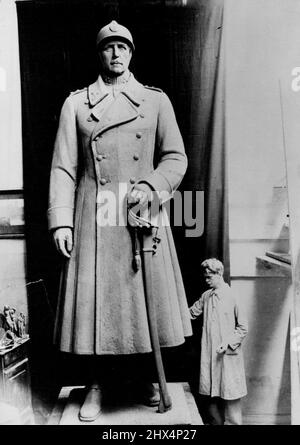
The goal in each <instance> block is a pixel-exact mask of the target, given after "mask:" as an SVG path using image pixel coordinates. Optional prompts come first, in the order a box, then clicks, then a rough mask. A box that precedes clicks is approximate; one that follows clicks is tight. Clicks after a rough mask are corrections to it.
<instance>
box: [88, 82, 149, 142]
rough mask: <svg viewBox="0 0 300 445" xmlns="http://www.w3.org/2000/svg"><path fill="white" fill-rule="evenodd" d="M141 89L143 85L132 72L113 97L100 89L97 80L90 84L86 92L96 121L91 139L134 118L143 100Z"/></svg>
mask: <svg viewBox="0 0 300 445" xmlns="http://www.w3.org/2000/svg"><path fill="white" fill-rule="evenodd" d="M143 90H144V87H143V85H141V84H140V83H139V82H137V81H136V80H135V78H134V76H133V75H132V74H131V78H130V80H129V81H128V83H127V84H126V86H125V88H124V89H123V90H122V91H121V92H120V94H119V95H118V96H117V97H116V98H115V99H112V97H111V96H110V95H108V93H107V92H103V91H101V87H100V83H99V82H98V81H97V82H95V83H94V84H92V85H90V87H89V89H88V94H89V103H90V107H91V108H92V111H91V115H92V116H93V118H94V119H95V120H96V121H98V122H97V123H96V125H95V128H94V131H93V133H92V140H93V139H94V138H95V137H96V136H98V135H100V134H101V133H103V132H104V131H107V130H109V129H110V128H113V127H115V126H118V125H122V124H126V123H127V122H131V121H132V120H134V119H136V118H137V117H138V115H139V106H140V104H141V101H142V100H143ZM108 101H109V102H111V103H110V104H109V102H108Z"/></svg>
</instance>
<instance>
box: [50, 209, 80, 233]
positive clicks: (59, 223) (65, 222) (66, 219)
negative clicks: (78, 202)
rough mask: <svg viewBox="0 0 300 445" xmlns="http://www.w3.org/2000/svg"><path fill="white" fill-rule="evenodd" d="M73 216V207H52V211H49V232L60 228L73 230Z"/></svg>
mask: <svg viewBox="0 0 300 445" xmlns="http://www.w3.org/2000/svg"><path fill="white" fill-rule="evenodd" d="M73 215H74V208H73V207H50V209H49V210H48V227H49V230H53V229H57V228H58V227H71V228H73V227H74V222H73Z"/></svg>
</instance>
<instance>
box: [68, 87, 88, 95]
mask: <svg viewBox="0 0 300 445" xmlns="http://www.w3.org/2000/svg"><path fill="white" fill-rule="evenodd" d="M86 90H87V87H84V88H81V89H79V90H76V91H71V92H70V96H73V95H74V94H78V93H81V92H83V91H86Z"/></svg>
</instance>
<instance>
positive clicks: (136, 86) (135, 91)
mask: <svg viewBox="0 0 300 445" xmlns="http://www.w3.org/2000/svg"><path fill="white" fill-rule="evenodd" d="M108 94H109V93H108V92H107V91H105V90H104V89H103V88H102V86H101V82H100V76H99V77H98V79H97V80H96V82H94V83H92V84H91V85H89V86H88V100H89V105H90V107H94V106H95V105H97V104H98V103H99V102H101V101H102V100H103V99H104V98H105V97H106V96H108ZM120 94H124V95H125V96H126V97H127V98H128V99H129V100H130V101H131V102H132V103H133V104H134V105H135V106H139V105H140V104H141V102H142V100H143V97H144V87H143V85H142V84H141V83H139V82H138V81H137V80H136V79H135V77H134V75H133V74H132V73H131V75H130V79H129V80H128V82H127V83H126V85H125V86H124V88H123V89H122V91H121V93H120Z"/></svg>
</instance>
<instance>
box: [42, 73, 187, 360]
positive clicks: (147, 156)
mask: <svg viewBox="0 0 300 445" xmlns="http://www.w3.org/2000/svg"><path fill="white" fill-rule="evenodd" d="M154 159H156V164H155V167H154ZM185 170H186V156H185V153H184V147H183V142H182V138H181V135H180V132H179V129H178V126H177V123H176V119H175V115H174V111H173V108H172V105H171V103H170V101H169V99H168V97H167V96H166V94H165V93H163V92H162V91H160V90H157V89H153V88H149V87H145V86H143V85H142V84H140V83H139V82H137V81H136V80H135V78H134V77H133V75H131V77H130V80H129V81H128V82H127V84H126V86H125V87H124V89H123V90H122V91H121V92H120V93H119V94H118V95H117V97H116V98H114V100H112V98H111V95H109V94H108V93H107V92H106V91H103V89H102V87H101V82H100V79H98V80H97V81H96V82H95V83H94V84H92V85H90V86H89V87H88V88H85V89H83V90H80V91H77V92H75V93H71V95H70V96H69V97H68V98H67V99H66V101H65V103H64V105H63V108H62V111H61V117H60V122H59V128H58V133H57V138H56V143H55V150H54V156H53V162H52V171H51V181H50V206H49V210H48V216H49V226H50V229H55V228H58V227H72V228H73V231H74V246H73V249H72V252H71V258H70V260H67V261H66V266H65V269H64V273H63V279H62V286H61V291H60V296H59V305H58V312H57V320H56V328H55V340H56V343H57V344H58V345H59V347H60V349H61V350H62V351H66V352H73V353H76V354H100V355H101V354H131V353H140V352H150V351H151V344H150V337H149V328H148V322H147V312H146V305H145V294H144V282H143V273H142V269H140V270H138V271H137V270H135V269H134V268H133V266H132V260H133V255H134V252H133V243H132V235H131V230H130V228H129V227H128V225H126V224H124V223H122V221H124V216H125V217H126V197H125V194H124V193H123V191H124V187H127V188H128V190H129V189H131V188H132V187H133V185H134V184H135V183H137V182H139V181H144V182H146V183H148V184H149V185H150V187H151V188H152V189H153V190H157V191H166V192H167V193H169V194H172V192H173V191H174V190H175V189H176V188H177V186H178V185H179V183H180V181H181V179H182V177H183V175H184V173H185ZM120 190H122V191H120ZM108 192H112V193H111V195H110V196H115V197H116V202H117V205H116V207H117V210H116V222H117V224H107V225H105V224H101V221H100V222H99V218H98V219H97V217H98V216H99V209H100V210H101V208H102V209H103V205H104V204H105V199H102V198H103V197H104V198H105V197H107V196H108V195H109V194H108ZM102 216H103V215H102ZM104 216H105V215H104ZM100 219H101V218H100ZM97 221H98V222H97ZM119 221H121V223H119V224H118V222H119ZM159 236H160V237H161V242H160V243H159V245H158V251H157V253H156V254H155V255H154V256H153V277H154V298H155V301H156V312H157V323H158V331H159V338H160V343H161V346H176V345H179V344H181V343H183V342H184V337H185V336H187V335H191V325H190V315H189V311H188V307H187V303H186V297H185V291H184V287H183V282H182V278H181V273H180V269H179V265H178V260H177V256H176V251H175V246H174V242H173V238H172V234H171V230H170V228H169V227H167V226H166V227H160V229H159Z"/></svg>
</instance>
